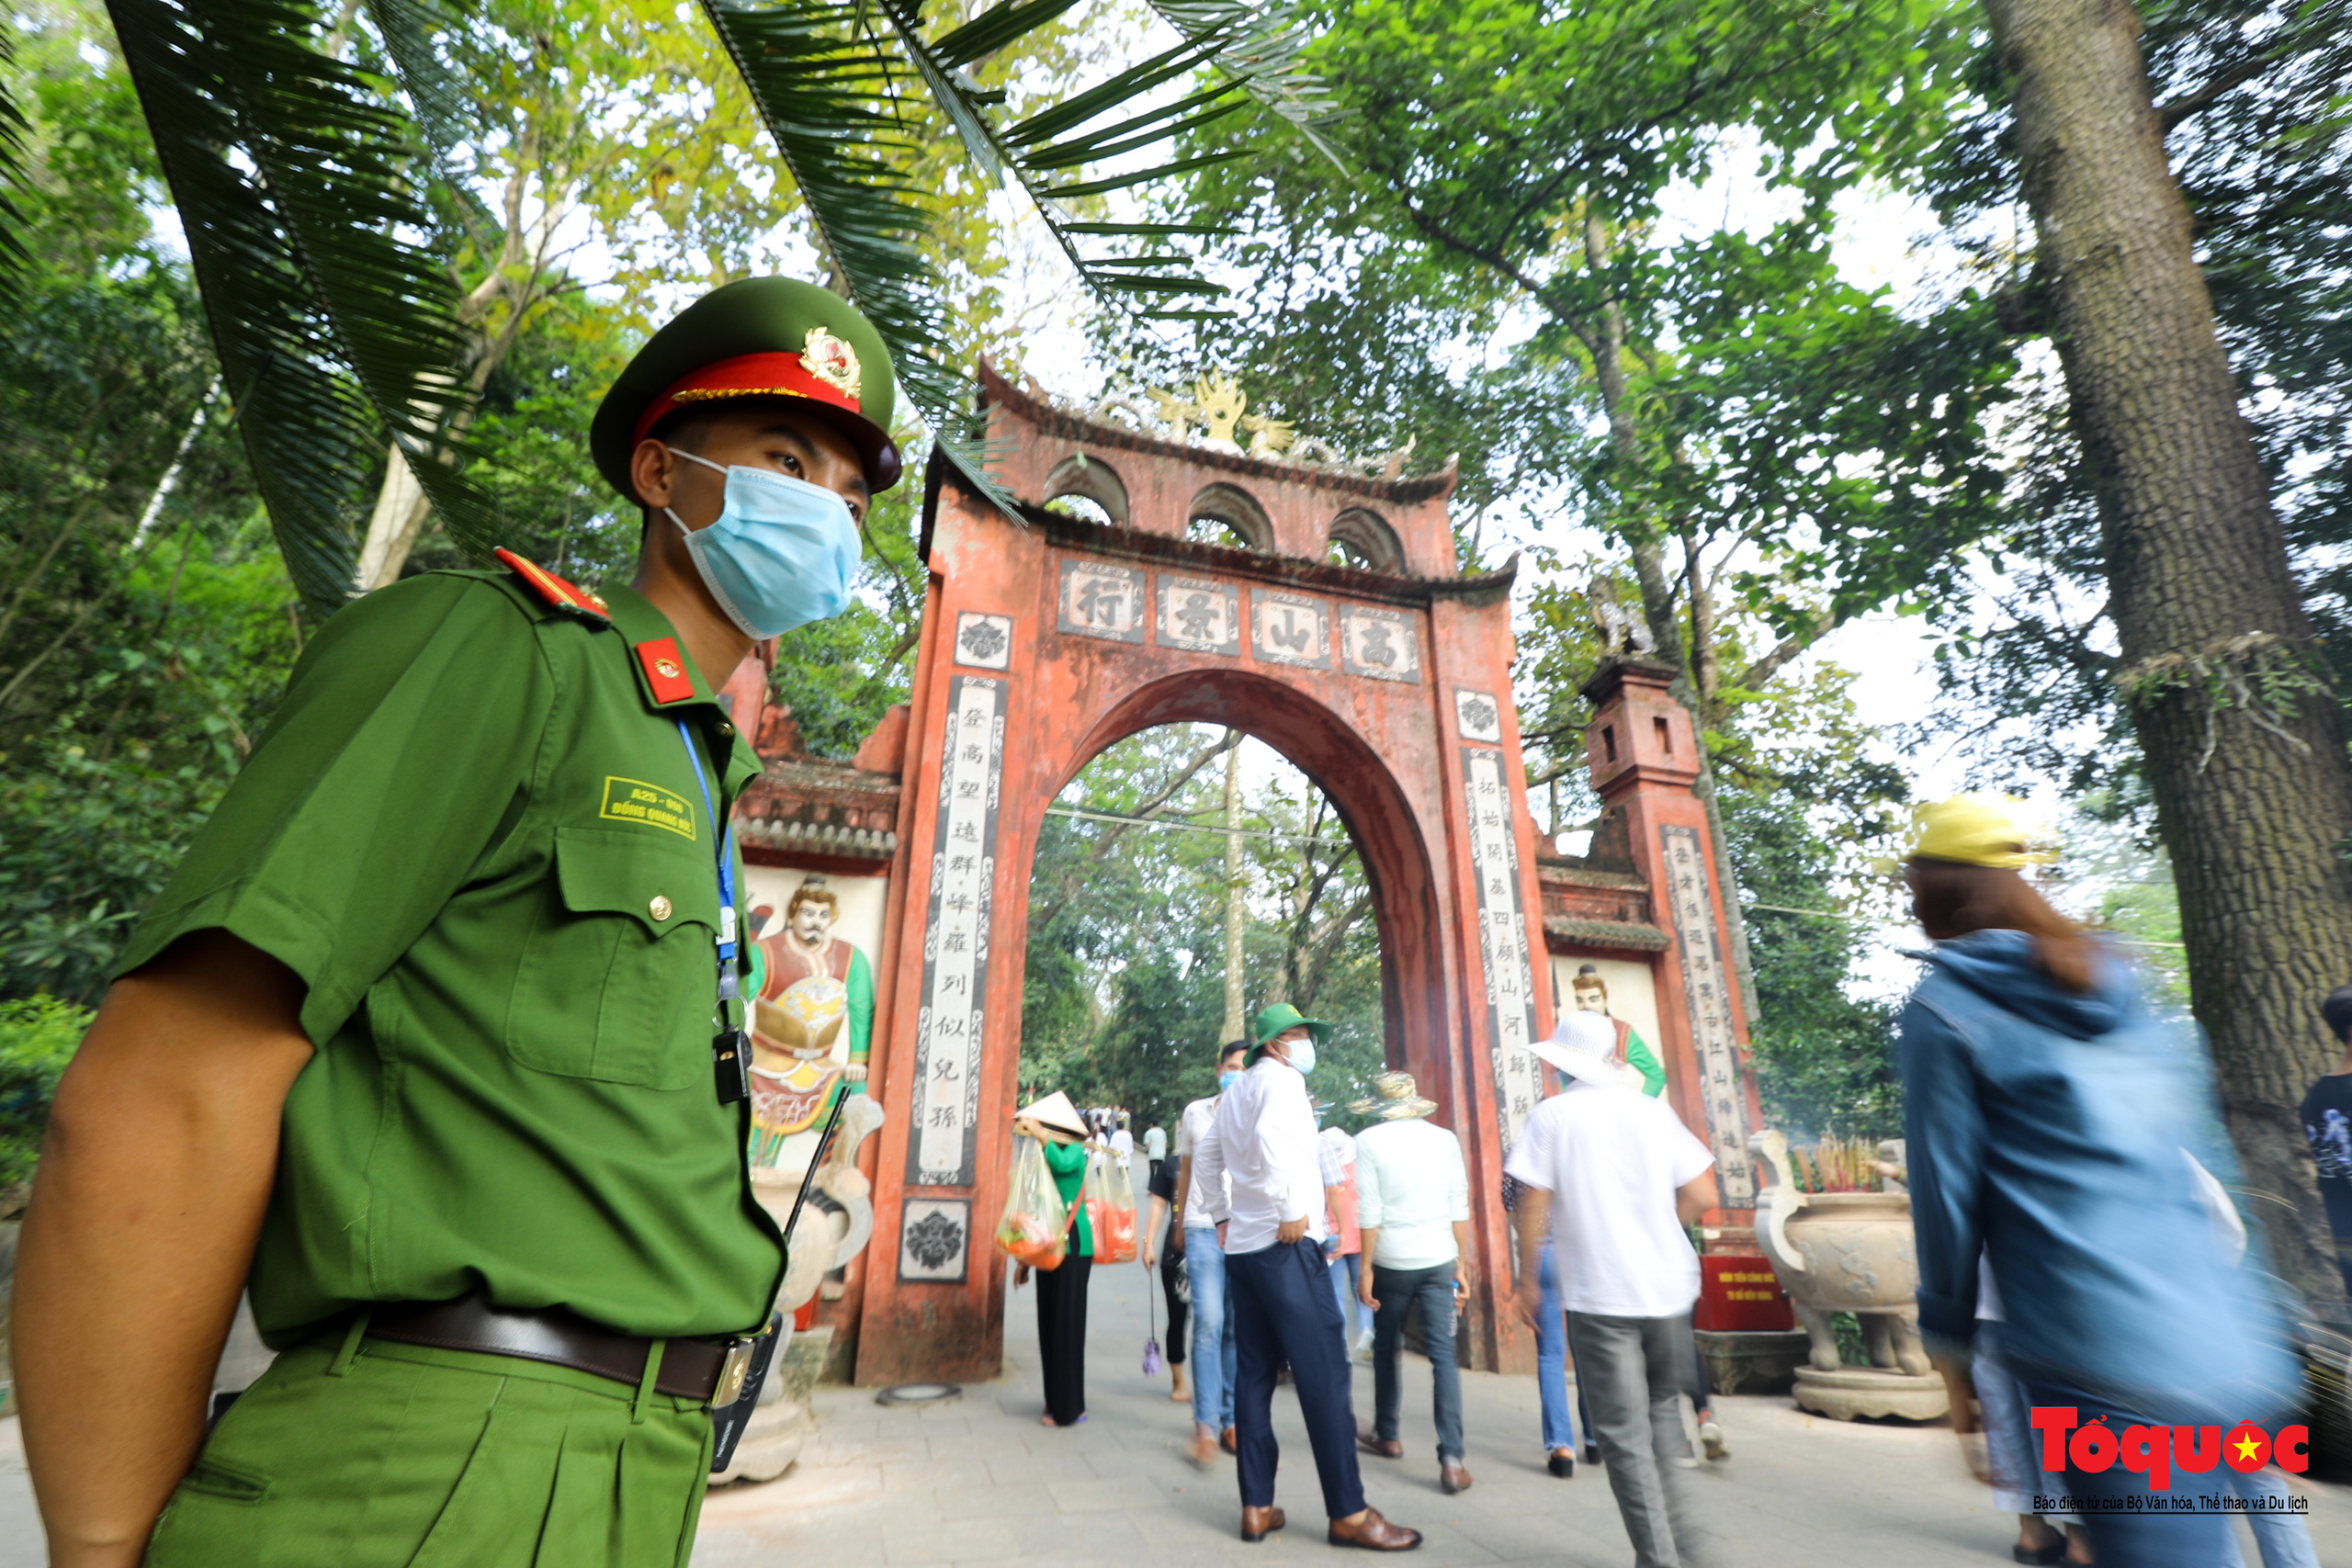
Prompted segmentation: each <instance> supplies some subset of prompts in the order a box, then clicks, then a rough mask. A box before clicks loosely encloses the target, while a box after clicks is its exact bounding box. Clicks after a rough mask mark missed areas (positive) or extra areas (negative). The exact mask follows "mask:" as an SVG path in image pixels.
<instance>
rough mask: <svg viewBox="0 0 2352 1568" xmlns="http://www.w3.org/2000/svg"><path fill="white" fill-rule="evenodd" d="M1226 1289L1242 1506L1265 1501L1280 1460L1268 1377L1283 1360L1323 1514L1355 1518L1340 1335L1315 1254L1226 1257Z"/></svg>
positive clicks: (1352, 1441) (1343, 1337) (1276, 1250)
mask: <svg viewBox="0 0 2352 1568" xmlns="http://www.w3.org/2000/svg"><path fill="white" fill-rule="evenodd" d="M1225 1281H1226V1294H1227V1304H1226V1310H1227V1312H1228V1313H1230V1314H1232V1319H1233V1342H1234V1348H1235V1351H1236V1352H1237V1360H1238V1366H1237V1369H1236V1372H1235V1376H1234V1393H1233V1425H1234V1427H1235V1428H1236V1431H1235V1438H1236V1446H1237V1447H1238V1449H1239V1450H1241V1451H1240V1455H1239V1458H1240V1461H1241V1463H1240V1472H1241V1505H1242V1506H1243V1507H1246V1508H1263V1507H1267V1506H1271V1505H1272V1503H1273V1500H1274V1469H1275V1467H1276V1465H1277V1464H1278V1463H1279V1462H1280V1461H1281V1459H1282V1450H1280V1449H1279V1448H1278V1447H1277V1446H1276V1445H1275V1442H1274V1374H1275V1372H1276V1371H1277V1370H1278V1369H1279V1368H1280V1367H1281V1366H1282V1364H1283V1362H1284V1361H1288V1362H1289V1363H1290V1377H1291V1386H1292V1387H1293V1388H1295V1389H1296V1390H1297V1391H1298V1409H1299V1414H1300V1415H1302V1416H1305V1417H1306V1440H1307V1443H1308V1445H1309V1446H1310V1447H1312V1448H1313V1449H1314V1450H1315V1470H1316V1473H1317V1475H1319V1476H1320V1477H1321V1478H1322V1482H1323V1509H1324V1512H1325V1513H1327V1514H1329V1516H1330V1517H1332V1518H1335V1519H1344V1518H1346V1517H1349V1516H1350V1515H1351V1514H1354V1513H1356V1512H1358V1511H1359V1510H1361V1509H1362V1508H1363V1477H1362V1476H1361V1475H1359V1474H1358V1473H1357V1472H1356V1415H1355V1404H1354V1390H1353V1388H1352V1386H1351V1377H1350V1373H1349V1371H1348V1335H1347V1328H1346V1325H1344V1324H1342V1323H1341V1321H1340V1303H1339V1302H1338V1300H1337V1299H1336V1298H1334V1297H1333V1296H1332V1294H1331V1270H1330V1269H1329V1266H1328V1265H1326V1264H1325V1262H1324V1261H1323V1249H1322V1248H1321V1247H1317V1245H1316V1244H1315V1243H1314V1242H1313V1241H1312V1240H1309V1239H1307V1238H1306V1237H1301V1238H1300V1239H1299V1240H1297V1241H1295V1242H1293V1243H1291V1244H1290V1245H1289V1246H1288V1247H1280V1246H1276V1247H1267V1248H1265V1249H1264V1250H1263V1251H1260V1252H1244V1253H1238V1254H1237V1253H1227V1255H1226V1258H1225Z"/></svg>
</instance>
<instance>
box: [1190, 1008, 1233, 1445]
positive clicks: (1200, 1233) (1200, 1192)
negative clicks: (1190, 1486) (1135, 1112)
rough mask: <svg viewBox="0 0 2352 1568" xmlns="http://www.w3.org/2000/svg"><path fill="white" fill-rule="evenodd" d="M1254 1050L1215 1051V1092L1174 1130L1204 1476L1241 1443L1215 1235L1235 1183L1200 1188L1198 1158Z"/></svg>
mask: <svg viewBox="0 0 2352 1568" xmlns="http://www.w3.org/2000/svg"><path fill="white" fill-rule="evenodd" d="M1249 1049H1250V1042H1248V1041H1247V1040H1230V1041H1227V1043H1225V1044H1224V1045H1223V1046H1222V1047H1220V1048H1219V1049H1218V1051H1217V1054H1216V1088H1217V1092H1216V1094H1212V1095H1209V1096H1208V1097H1206V1098H1205V1099H1202V1100H1194V1101H1193V1103H1192V1104H1190V1105H1187V1106H1186V1107H1184V1114H1183V1117H1182V1120H1181V1121H1180V1122H1178V1123H1177V1127H1176V1154H1177V1157H1178V1160H1179V1162H1180V1163H1179V1165H1178V1168H1177V1172H1176V1193H1177V1199H1176V1228H1177V1229H1176V1233H1177V1235H1181V1236H1182V1237H1183V1238H1184V1245H1183V1252H1184V1270H1185V1277H1186V1279H1187V1280H1189V1282H1190V1283H1191V1285H1192V1287H1193V1354H1192V1366H1193V1447H1192V1451H1191V1453H1190V1455H1189V1456H1188V1457H1190V1458H1191V1460H1192V1461H1193V1463H1194V1464H1195V1465H1198V1466H1199V1467H1201V1468H1202V1469H1204V1470H1205V1469H1207V1468H1208V1467H1209V1466H1210V1465H1212V1464H1214V1463H1216V1455H1217V1450H1219V1449H1220V1448H1222V1449H1223V1450H1225V1451H1226V1452H1227V1453H1238V1451H1239V1450H1240V1442H1239V1438H1238V1435H1237V1434H1236V1433H1235V1431H1234V1429H1233V1380H1234V1375H1235V1371H1236V1359H1235V1358H1236V1354H1237V1352H1236V1348H1235V1346H1234V1343H1233V1314H1232V1313H1231V1312H1230V1311H1228V1310H1227V1293H1226V1288H1225V1248H1224V1247H1223V1246H1222V1245H1221V1244H1220V1243H1219V1241H1218V1239H1217V1229H1216V1227H1217V1226H1218V1225H1219V1224H1223V1223H1224V1220H1225V1215H1226V1210H1227V1194H1228V1192H1229V1190H1230V1183H1228V1182H1227V1180H1226V1179H1224V1178H1223V1177H1222V1176H1220V1177H1218V1178H1217V1179H1216V1182H1215V1183H1214V1184H1213V1185H1211V1186H1209V1187H1205V1188H1204V1187H1203V1186H1202V1184H1201V1182H1200V1179H1199V1178H1198V1176H1197V1174H1196V1173H1195V1172H1194V1171H1193V1155H1194V1153H1195V1151H1197V1150H1198V1149H1199V1147H1200V1145H1201V1140H1202V1139H1203V1138H1205V1137H1206V1136H1208V1132H1209V1128H1210V1126H1211V1124H1212V1123H1213V1122H1215V1121H1216V1107H1217V1101H1218V1100H1220V1099H1221V1098H1223V1096H1224V1094H1225V1091H1226V1089H1227V1087H1229V1086H1230V1085H1231V1084H1232V1083H1233V1082H1234V1081H1235V1080H1236V1079H1238V1078H1239V1077H1241V1058H1242V1056H1243V1055H1244V1054H1246V1053H1247V1052H1248V1051H1249Z"/></svg>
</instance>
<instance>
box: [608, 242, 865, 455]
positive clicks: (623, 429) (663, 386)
mask: <svg viewBox="0 0 2352 1568" xmlns="http://www.w3.org/2000/svg"><path fill="white" fill-rule="evenodd" d="M812 329H821V330H822V331H823V332H825V333H830V334H831V336H833V337H835V338H838V339H839V340H840V341H841V342H842V344H847V345H848V347H849V350H850V352H851V354H853V355H855V362H856V367H857V377H856V386H855V391H854V394H853V395H854V397H855V399H856V401H857V405H858V406H857V407H856V408H855V409H854V410H852V409H847V408H843V407H842V406H840V405H839V404H838V403H834V402H828V401H824V400H820V399H819V398H817V397H814V396H801V395H796V394H794V393H791V392H788V391H769V390H767V389H763V390H761V391H760V392H758V393H752V392H747V391H741V390H738V391H734V392H731V393H730V392H705V393H704V394H703V396H704V397H705V398H707V399H718V398H722V397H727V396H753V395H757V396H775V397H778V398H780V399H783V400H788V401H790V402H792V403H794V404H795V405H796V412H804V413H807V414H809V415H810V416H811V417H813V418H816V419H819V420H821V421H823V422H824V423H826V424H828V425H831V427H832V428H833V429H834V430H836V431H838V432H840V433H841V434H842V437H843V438H844V439H846V440H847V441H848V442H849V444H850V445H851V446H854V447H855V448H856V449H857V454H858V457H859V458H860V459H861V460H862V461H863V462H864V463H865V482H866V484H867V485H868V486H870V487H871V488H872V489H873V490H874V491H876V493H879V492H881V491H886V490H888V489H889V488H890V487H891V486H892V485H895V484H897V483H898V482H899V448H898V445H897V443H895V442H893V441H892V440H891V439H890V414H891V412H892V410H893V409H894V408H895V406H896V405H897V402H898V377H897V376H896V374H895V373H893V371H892V370H891V368H890V351H889V350H888V349H887V348H885V347H884V346H883V344H882V334H881V333H877V332H876V331H875V330H874V328H873V325H872V324H871V323H870V322H868V321H866V319H865V317H864V316H861V315H859V314H858V313H857V310H856V309H855V308H854V307H853V306H852V305H851V304H850V303H849V302H848V301H847V300H845V299H842V297H841V296H840V295H838V294H835V293H833V292H832V291H831V290H830V289H825V288H818V287H817V286H816V285H815V284H813V283H802V282H799V281H797V279H794V278H789V277H745V278H739V279H737V280H736V281H735V282H733V283H727V284H721V285H720V286H719V287H718V288H714V289H712V290H711V291H710V292H709V293H707V294H706V295H704V296H703V297H702V298H701V299H697V300H695V302H694V303H693V304H691V305H689V306H687V307H686V308H685V309H684V310H681V311H679V312H678V313H677V315H676V316H674V317H673V318H672V319H671V321H670V323H669V324H668V325H667V326H665V327H663V328H662V330H661V331H660V332H658V333H654V334H653V335H652V337H651V338H650V339H648V340H647V341H646V344H645V346H644V347H643V348H640V349H639V350H638V351H637V356H636V357H635V358H633V359H631V360H630V361H629V362H628V368H627V369H625V370H623V371H622V372H621V374H620V378H619V379H618V380H616V381H615V382H614V383H613V385H612V389H611V390H610V391H608V392H606V393H605V400H604V401H603V402H602V403H600V404H599V405H597V409H596V417H595V419H594V421H593V422H591V423H590V424H589V426H588V450H589V452H590V454H591V455H592V456H594V458H595V459H596V471H597V472H598V473H600V474H602V475H604V476H605V483H607V484H609V485H611V486H612V487H613V488H614V489H615V490H616V491H620V492H621V494H622V495H624V496H626V497H628V499H629V500H631V501H635V500H636V499H637V490H636V487H635V486H634V485H632V484H631V483H630V482H629V477H628V465H629V457H630V456H631V455H632V454H633V453H635V452H636V450H637V443H638V430H637V427H638V423H639V419H640V418H641V417H642V416H643V415H644V413H645V412H646V411H647V410H648V409H650V408H651V407H653V406H654V404H655V403H656V402H657V401H658V400H660V399H661V398H662V394H663V393H665V392H667V391H669V390H670V389H672V388H673V387H675V386H677V385H678V383H679V382H681V381H683V380H684V379H685V378H687V377H689V376H692V375H693V374H695V372H696V371H698V370H702V369H704V368H705V367H709V366H714V365H718V364H719V363H720V362H721V361H724V360H729V359H734V358H736V357H738V356H740V355H746V354H791V355H802V354H805V352H806V351H807V349H808V347H809V333H810V331H811V330H812ZM754 379H755V380H757V379H758V378H754ZM820 390H821V388H820ZM686 406H691V407H695V408H708V407H710V406H711V403H710V402H708V401H703V402H697V403H694V404H691V405H686Z"/></svg>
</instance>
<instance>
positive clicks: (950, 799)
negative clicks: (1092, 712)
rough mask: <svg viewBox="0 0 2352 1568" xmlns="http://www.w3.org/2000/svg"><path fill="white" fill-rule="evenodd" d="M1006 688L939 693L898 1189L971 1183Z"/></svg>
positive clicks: (975, 685)
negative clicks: (909, 1102)
mask: <svg viewBox="0 0 2352 1568" xmlns="http://www.w3.org/2000/svg"><path fill="white" fill-rule="evenodd" d="M1006 691H1007V683H1006V682H1002V681H997V680H990V679H989V678H987V677H985V676H980V675H958V676H956V679H955V682H954V684H953V686H952V687H951V688H950V690H949V693H948V698H947V732H946V734H945V735H944V737H943V738H942V746H943V750H942V752H941V756H940V767H939V820H938V823H937V825H936V828H935V829H934V831H933V838H932V850H931V915H930V918H929V919H928V920H927V921H926V922H925V923H924V928H923V941H922V1012H921V1014H920V1016H919V1017H918V1019H917V1020H916V1024H915V1075H916V1077H915V1093H914V1106H915V1125H914V1126H913V1128H912V1129H911V1131H912V1133H913V1134H914V1135H913V1136H912V1137H911V1138H910V1139H909V1140H908V1152H907V1182H908V1185H910V1186H913V1187H968V1186H970V1185H971V1183H972V1178H973V1164H974V1157H975V1156H974V1145H975V1142H976V1134H977V1128H978V1119H979V1104H980V1036H981V1023H982V1004H983V1002H984V1000H985V998H986V997H987V993H988V968H989V894H990V889H991V887H992V886H993V884H994V882H995V877H994V870H995V863H996V811H997V784H998V780H999V778H1000V777H1001V773H1002V771H1003V763H1004V699H1005V694H1006Z"/></svg>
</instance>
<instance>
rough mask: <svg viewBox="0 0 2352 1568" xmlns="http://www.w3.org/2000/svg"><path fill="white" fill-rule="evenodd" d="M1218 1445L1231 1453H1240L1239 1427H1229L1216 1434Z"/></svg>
mask: <svg viewBox="0 0 2352 1568" xmlns="http://www.w3.org/2000/svg"><path fill="white" fill-rule="evenodd" d="M1216 1446H1217V1447H1218V1448H1221V1449H1223V1450H1225V1451H1226V1452H1227V1453H1229V1454H1238V1453H1239V1452H1240V1451H1241V1432H1240V1430H1239V1428H1238V1427H1227V1428H1226V1429H1225V1430H1224V1431H1222V1432H1219V1433H1218V1434H1217V1435H1216Z"/></svg>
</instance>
